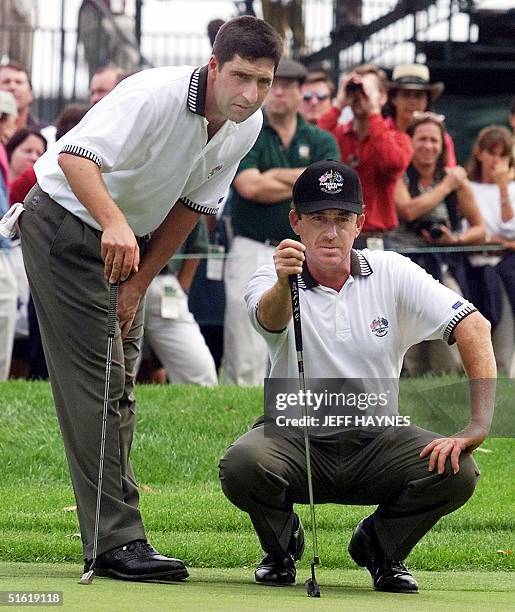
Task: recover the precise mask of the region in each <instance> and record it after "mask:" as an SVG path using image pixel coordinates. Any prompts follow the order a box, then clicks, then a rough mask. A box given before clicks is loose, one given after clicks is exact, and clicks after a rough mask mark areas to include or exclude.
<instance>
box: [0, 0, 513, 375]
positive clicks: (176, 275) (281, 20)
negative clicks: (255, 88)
mask: <svg viewBox="0 0 515 612" xmlns="http://www.w3.org/2000/svg"><path fill="white" fill-rule="evenodd" d="M277 4H278V3H273V2H268V3H263V8H264V10H265V8H266V11H268V13H267V15H268V19H270V21H271V22H276V25H277V27H278V28H279V30H280V32H281V33H282V35H283V36H285V37H286V36H287V29H288V27H289V28H290V30H291V35H292V36H293V38H294V39H295V40H296V41H297V46H298V47H302V45H303V44H304V42H303V41H304V39H303V26H302V12H301V10H300V9H299V7H298V6H297V5H300V4H301V3H297V2H290V3H284V4H285V5H288V10H287V11H286V12H283V13H282V14H281V15H279V14H276V13H275V12H274V11H275V10H276V8H277V6H276V5H277ZM83 5H84V7H83V10H82V20H83V26H84V28H83V29H84V31H83V32H82V34H81V36H82V38H83V42H84V43H85V46H86V47H87V44H86V41H87V33H86V21H87V19H88V12H91V11H92V10H93V8H94V7H93V3H88V2H84V3H83ZM108 5H109V3H106V6H108ZM299 11H300V12H299ZM267 15H265V17H266V16H267ZM222 24H223V21H222V20H214V21H213V22H211V23H210V24H209V27H208V34H209V37H210V39H211V38H214V36H215V35H216V31H217V28H219V27H220V26H221V25H222ZM104 35H105V36H107V34H105V33H104V34H103V36H104ZM13 49H15V47H13ZM12 52H13V51H12V49H11V48H10V47H9V48H6V49H4V53H7V55H8V56H9V58H10V59H9V61H8V62H7V63H5V64H3V65H1V66H0V217H1V216H2V214H3V213H4V212H5V211H6V210H7V209H8V207H9V206H10V205H11V204H13V203H14V202H19V201H23V198H24V197H25V195H26V194H27V193H28V191H29V190H30V188H31V187H32V186H33V184H34V183H35V180H36V179H35V174H34V170H33V165H34V163H35V162H36V160H37V159H38V158H39V157H40V156H41V155H42V154H43V153H44V151H45V150H46V148H47V146H51V145H52V144H53V142H54V140H58V139H59V138H60V137H61V136H62V135H63V134H64V133H66V132H67V131H68V130H69V129H72V128H73V127H74V126H75V125H76V124H77V123H78V122H79V121H80V120H81V119H82V117H83V116H84V114H85V113H86V112H87V110H88V108H90V107H91V106H93V105H94V104H96V103H97V102H99V101H100V100H101V99H102V98H103V97H104V96H106V95H108V94H109V92H110V91H111V90H112V89H114V88H115V87H116V85H117V84H118V83H119V82H120V81H121V80H122V79H124V78H126V77H127V76H128V72H130V71H132V70H134V69H136V63H137V62H136V60H134V58H131V59H130V60H127V62H125V64H124V66H123V67H120V66H117V65H114V64H111V63H106V64H105V65H103V66H101V67H100V68H99V69H96V66H98V57H95V58H93V56H92V53H93V52H91V53H90V54H89V55H88V52H87V49H86V55H87V56H88V65H89V68H90V76H91V79H90V98H89V104H88V105H76V104H74V105H70V106H68V107H66V108H65V109H64V110H63V112H62V113H61V114H60V116H59V117H58V118H57V119H56V121H55V126H45V125H44V124H43V123H42V122H41V121H40V120H39V119H38V118H37V117H35V116H34V115H33V114H31V104H32V102H33V93H32V86H31V80H30V72H29V71H28V70H27V69H26V68H25V67H24V66H23V64H22V63H18V61H17V58H16V57H15V56H13V55H12ZM30 53H31V51H30ZM30 53H29V55H30ZM96 53H97V55H98V49H97V51H96ZM102 53H104V54H105V58H103V59H105V60H106V61H108V60H110V59H112V58H113V55H112V54H110V52H109V45H108V42H106V44H105V48H104V47H103V50H102ZM27 57H28V56H27V55H26V54H25V55H23V54H21V55H20V58H19V59H20V60H21V61H25V60H26V59H27ZM127 67H129V70H128V69H127ZM443 91H444V84H443V83H441V82H436V83H435V82H431V79H430V74H429V70H428V68H427V67H426V66H425V65H422V64H409V65H399V66H395V67H394V68H393V72H392V75H391V79H390V80H389V79H388V78H387V76H386V74H385V72H383V70H381V69H380V68H379V67H377V66H374V65H370V64H366V65H361V66H356V67H355V68H354V69H353V70H352V71H350V72H348V73H345V74H343V75H341V77H340V79H339V83H338V86H337V87H336V86H335V84H334V82H333V80H332V79H331V77H330V75H329V74H328V73H327V72H326V71H325V70H324V69H323V67H322V66H320V65H317V66H312V67H310V68H308V69H306V68H305V67H304V66H302V65H301V64H299V63H298V62H295V61H293V60H291V59H289V58H285V59H283V60H282V61H281V63H280V65H279V67H278V70H277V74H276V77H275V80H274V83H273V86H272V89H271V92H270V94H269V96H268V98H267V100H266V102H265V105H264V108H263V113H264V124H263V128H262V132H261V134H260V136H259V137H258V140H257V141H256V143H255V145H254V147H253V148H252V150H251V151H250V152H249V153H248V155H247V156H246V157H245V158H244V159H243V160H242V162H241V164H240V167H239V169H238V172H237V174H236V177H235V179H234V181H233V184H232V188H231V190H230V192H229V194H228V196H227V198H226V202H225V208H224V212H223V217H221V218H219V219H218V220H216V219H215V220H207V219H206V220H202V222H201V223H200V224H199V225H198V226H197V228H196V229H195V230H194V233H193V234H192V236H191V237H190V238H191V239H190V240H189V241H188V243H186V244H185V245H184V248H183V250H182V252H181V253H180V254H179V257H178V258H176V259H175V260H174V261H171V262H170V264H169V266H167V268H166V269H165V270H164V271H163V273H162V274H161V275H160V276H158V277H157V278H156V280H155V281H154V283H152V285H151V287H150V288H149V292H148V304H147V310H146V314H145V328H146V330H147V331H146V334H145V340H144V351H143V359H144V362H143V366H142V371H143V369H145V368H148V365H149V364H150V367H151V370H152V369H154V370H156V371H154V372H151V373H150V374H148V373H147V374H145V376H144V377H143V378H142V379H143V380H160V381H162V382H164V381H166V380H168V381H170V382H189V383H195V384H201V385H214V384H217V382H218V376H219V375H220V379H221V380H223V381H224V382H230V383H235V384H240V385H258V384H261V382H262V380H263V377H264V376H265V375H266V372H267V356H266V354H267V353H266V347H265V345H264V343H263V341H262V339H261V338H260V337H259V336H258V335H257V334H256V332H255V331H254V330H253V329H252V328H251V326H250V324H249V322H248V317H247V312H246V307H245V304H244V300H243V296H244V292H245V286H246V283H247V281H248V279H249V277H250V276H251V275H252V273H253V272H254V271H255V270H256V268H257V267H259V266H260V265H261V264H263V263H268V262H270V261H271V258H272V256H273V253H274V249H275V246H276V245H277V244H278V243H279V241H280V240H282V239H284V238H286V237H290V236H293V234H292V230H291V228H290V225H289V221H288V212H289V210H290V205H291V197H292V193H291V189H292V185H293V183H294V182H295V180H296V179H297V177H298V176H299V175H300V174H301V173H302V171H303V169H304V167H306V166H308V165H309V164H311V163H312V162H315V161H319V160H324V159H339V160H341V161H343V162H344V163H346V164H348V165H350V166H352V167H353V168H355V169H356V171H357V173H358V175H359V177H360V179H361V182H362V185H363V193H364V202H365V214H366V221H365V226H364V228H363V232H362V233H361V235H360V236H359V237H358V238H357V240H356V243H355V248H369V249H378V248H387V249H393V250H397V251H399V252H401V253H404V254H406V255H407V256H408V257H410V258H411V259H413V260H414V261H415V262H416V263H418V264H419V265H420V266H422V267H423V268H424V269H425V270H426V271H427V272H428V273H429V274H431V275H432V276H434V277H435V278H437V279H438V280H439V281H440V282H442V283H443V284H445V285H447V286H449V287H451V288H452V289H454V290H455V291H457V292H458V293H460V294H461V295H463V296H464V297H465V298H467V299H470V300H471V301H473V302H474V304H475V305H476V306H477V307H478V309H479V310H480V311H481V312H482V314H484V315H485V316H486V317H487V318H488V319H489V321H490V322H491V324H492V337H493V343H494V350H495V355H496V359H497V364H498V368H499V371H500V372H502V373H504V374H506V375H508V376H512V377H513V376H515V359H514V347H515V325H514V313H515V175H514V150H515V147H514V139H513V134H512V132H510V130H509V129H508V128H507V127H503V126H497V125H491V126H486V127H484V128H483V129H482V130H481V131H480V132H479V134H478V136H477V138H476V142H475V144H474V147H473V149H472V151H471V152H470V159H469V162H468V165H467V167H466V169H465V167H462V166H460V165H458V162H457V160H456V154H455V150H454V143H453V140H452V138H451V136H450V134H449V133H448V132H447V130H446V128H445V117H444V116H443V115H439V114H437V112H435V108H434V107H435V103H436V101H437V100H438V98H439V97H440V96H441V95H442V93H443ZM506 114H507V124H508V125H511V127H512V130H515V101H514V104H513V106H512V107H511V109H507V113H506ZM249 254H250V255H249ZM188 255H190V257H188ZM20 258H21V249H20V248H19V244H18V243H17V242H16V241H14V242H13V241H9V240H7V239H4V238H0V379H5V378H7V377H9V376H10V375H11V376H25V377H29V378H40V377H41V378H45V377H46V368H45V364H44V356H43V353H42V348H41V342H40V339H39V335H38V328H37V321H36V320H35V314H34V309H33V307H32V305H31V302H30V296H29V291H28V284H27V280H26V277H25V274H24V270H23V262H22V260H21V259H20ZM199 262H200V266H199ZM197 268H198V269H199V272H200V273H199V274H197ZM190 289H191V293H190ZM188 293H190V295H189V304H188ZM214 313H217V314H216V317H215V316H214ZM194 315H195V316H194ZM222 355H223V358H222ZM159 368H161V369H159ZM404 369H405V373H406V374H408V375H417V374H426V373H441V372H448V373H449V372H460V371H461V369H462V366H461V363H460V360H459V355H458V354H457V352H455V351H453V349H452V347H448V346H447V345H444V343H443V342H441V341H431V342H426V343H423V345H419V346H416V347H413V348H412V349H411V350H410V351H409V352H408V353H407V355H406V358H405V364H404ZM145 371H146V370H145ZM159 372H160V373H159Z"/></svg>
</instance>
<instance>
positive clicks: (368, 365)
mask: <svg viewBox="0 0 515 612" xmlns="http://www.w3.org/2000/svg"><path fill="white" fill-rule="evenodd" d="M276 281H277V274H276V272H275V268H274V266H273V265H267V266H263V267H262V268H260V269H259V270H258V271H257V272H256V273H255V274H254V275H253V276H252V278H251V279H250V281H249V284H248V287H247V293H246V295H245V300H246V303H247V308H248V312H249V316H250V319H251V322H252V325H253V326H254V328H255V329H256V331H258V333H259V334H260V335H261V336H262V337H263V338H264V339H265V340H266V342H267V344H268V349H269V355H270V361H271V371H270V378H297V377H298V369H297V353H296V350H295V338H294V330H293V321H290V323H289V325H288V327H287V328H286V329H285V330H283V331H279V332H270V331H267V330H266V329H264V328H263V326H262V325H261V324H260V322H259V321H258V319H257V316H256V312H257V305H258V302H259V300H260V299H261V296H262V295H263V294H264V293H265V291H267V290H268V289H269V288H270V287H272V286H273V285H274V284H275V282H276ZM299 289H300V291H299V299H300V311H301V321H302V338H303V344H304V370H305V376H306V378H362V379H366V378H383V379H396V378H398V377H399V376H400V372H401V368H402V362H403V358H404V354H405V353H406V351H407V350H408V348H410V347H411V346H413V345H414V344H417V343H419V342H422V341H423V340H437V339H441V340H445V341H446V342H448V343H449V344H452V343H453V342H454V338H453V331H454V329H455V327H456V325H457V324H458V323H459V322H460V321H461V320H462V319H464V318H465V317H466V316H467V315H469V314H470V313H472V312H474V311H475V310H476V309H475V307H474V306H473V305H472V304H471V303H470V302H468V301H467V300H465V299H464V298H463V297H461V296H460V295H458V294H457V293H455V292H454V291H452V290H451V289H448V288H447V287H445V286H444V285H442V284H440V283H439V282H438V281H437V280H435V279H434V278H433V277H432V276H430V275H429V274H427V272H425V270H423V269H422V268H421V267H420V266H418V265H417V264H415V263H413V262H412V261H411V260H410V259H408V258H407V257H404V256H402V255H399V254H398V253H394V252H389V251H369V250H368V249H364V250H363V251H354V250H353V251H352V252H351V274H350V276H349V278H348V279H347V281H346V282H345V284H344V285H343V287H342V288H341V289H340V291H335V290H334V289H331V288H329V287H324V286H321V285H319V284H318V283H317V282H316V281H315V280H314V279H313V277H312V276H311V275H310V274H309V271H308V270H307V268H305V269H304V271H303V273H302V275H300V276H299Z"/></svg>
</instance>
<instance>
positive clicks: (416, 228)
mask: <svg viewBox="0 0 515 612" xmlns="http://www.w3.org/2000/svg"><path fill="white" fill-rule="evenodd" d="M442 225H445V227H447V222H446V221H445V219H421V220H420V221H413V222H412V223H410V224H409V229H410V230H411V231H413V232H415V234H418V235H419V236H421V235H422V230H426V231H427V232H428V233H429V235H430V236H431V238H432V239H433V240H439V239H440V238H441V237H442V236H443V231H442V228H441V226H442Z"/></svg>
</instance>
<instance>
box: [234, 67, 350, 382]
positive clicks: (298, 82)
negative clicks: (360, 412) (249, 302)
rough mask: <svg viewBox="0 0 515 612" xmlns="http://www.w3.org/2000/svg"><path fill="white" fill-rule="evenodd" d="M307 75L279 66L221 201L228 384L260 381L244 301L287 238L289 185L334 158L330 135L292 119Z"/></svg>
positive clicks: (260, 363) (261, 368) (260, 352)
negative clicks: (258, 126) (229, 229)
mask: <svg viewBox="0 0 515 612" xmlns="http://www.w3.org/2000/svg"><path fill="white" fill-rule="evenodd" d="M306 74H307V73H306V69H305V68H304V67H303V66H302V65H301V64H299V63H298V62H295V61H293V60H290V59H282V60H281V61H280V62H279V66H278V68H277V72H276V74H275V79H274V82H273V85H272V88H271V91H270V93H269V94H268V96H267V98H266V101H265V106H264V122H263V128H262V130H261V133H260V134H259V136H258V139H257V141H256V143H255V145H254V147H253V148H252V149H251V150H250V151H249V153H248V154H247V155H246V156H245V157H244V158H243V159H242V161H241V163H240V166H239V168H238V173H237V175H236V177H235V179H234V182H233V185H232V187H233V191H232V193H231V195H230V197H229V200H228V207H229V208H230V211H231V215H232V224H233V231H234V240H233V243H232V245H231V250H230V253H229V258H228V261H227V265H226V269H225V291H226V308H225V331H224V358H223V368H224V374H225V377H226V380H227V382H231V383H235V384H239V385H248V386H254V385H260V384H262V383H263V378H264V376H265V370H266V364H267V349H266V345H265V343H264V341H263V340H262V338H260V337H259V335H258V334H257V333H256V332H255V331H254V330H253V329H252V327H251V325H250V323H249V320H248V315H247V311H246V308H245V303H244V301H243V295H244V293H245V287H246V285H247V282H248V280H249V278H250V277H251V276H252V274H253V273H254V272H255V271H256V270H257V268H259V267H260V266H261V265H263V264H265V263H271V262H272V255H273V253H274V250H275V247H276V246H277V244H279V242H280V241H281V240H283V239H284V238H285V237H291V238H293V237H294V236H293V234H292V230H291V227H290V224H289V221H288V213H289V211H290V208H291V197H292V187H293V184H294V182H295V181H296V180H297V178H298V177H299V176H300V174H301V173H302V171H303V170H304V168H305V167H306V166H309V165H310V164H312V163H313V162H316V161H322V160H326V159H334V160H339V159H340V154H339V151H338V146H337V144H336V141H335V140H334V138H333V136H332V135H331V134H329V133H328V132H324V131H322V130H321V129H319V128H318V127H316V126H314V125H310V124H308V123H306V122H305V121H304V119H303V118H302V117H301V115H300V114H299V105H300V102H301V99H302V92H301V87H302V84H303V82H304V79H305V78H306Z"/></svg>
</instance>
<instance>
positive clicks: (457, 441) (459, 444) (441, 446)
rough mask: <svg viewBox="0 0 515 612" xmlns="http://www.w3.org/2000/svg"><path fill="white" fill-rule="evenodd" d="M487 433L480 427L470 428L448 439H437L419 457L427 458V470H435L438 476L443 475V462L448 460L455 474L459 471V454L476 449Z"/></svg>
mask: <svg viewBox="0 0 515 612" xmlns="http://www.w3.org/2000/svg"><path fill="white" fill-rule="evenodd" d="M487 433H488V432H485V431H484V430H483V429H482V428H480V427H477V428H473V427H470V428H467V429H465V430H463V431H462V432H459V433H457V434H455V435H454V436H451V437H450V438H437V439H436V440H433V441H432V442H430V443H429V444H427V445H426V446H425V447H424V448H423V449H422V452H421V453H420V457H421V458H424V457H427V456H429V463H428V470H429V471H430V472H432V471H433V470H434V469H435V468H436V469H437V471H438V474H443V473H444V471H445V462H446V461H447V458H449V459H450V462H451V468H452V471H453V472H454V473H455V474H457V473H458V472H459V470H460V463H459V458H460V455H461V453H463V452H465V451H467V452H471V451H473V450H474V449H475V448H477V447H478V446H479V445H480V444H481V443H482V442H483V441H484V440H485V438H486V436H487Z"/></svg>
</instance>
